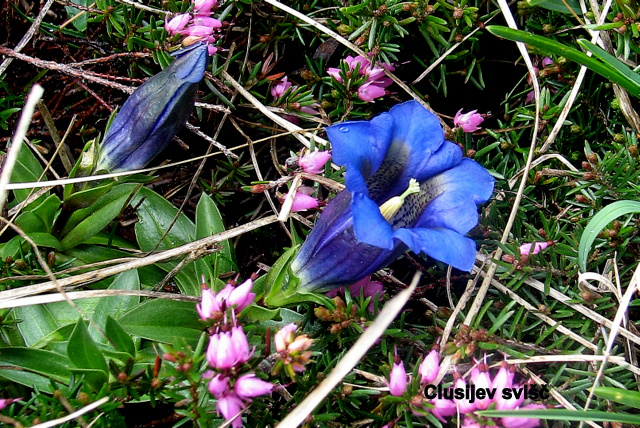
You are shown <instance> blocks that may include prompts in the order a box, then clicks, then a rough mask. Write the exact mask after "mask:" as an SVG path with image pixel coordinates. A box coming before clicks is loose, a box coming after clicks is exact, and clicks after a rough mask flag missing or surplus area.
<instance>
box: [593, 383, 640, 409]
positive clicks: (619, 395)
mask: <svg viewBox="0 0 640 428" xmlns="http://www.w3.org/2000/svg"><path fill="white" fill-rule="evenodd" d="M593 393H594V394H595V395H596V396H597V397H600V398H603V399H605V400H610V401H615V402H616V403H620V404H624V405H626V406H629V407H633V408H634V409H640V392H638V391H628V390H626V389H620V388H613V387H610V386H598V387H596V388H594V389H593Z"/></svg>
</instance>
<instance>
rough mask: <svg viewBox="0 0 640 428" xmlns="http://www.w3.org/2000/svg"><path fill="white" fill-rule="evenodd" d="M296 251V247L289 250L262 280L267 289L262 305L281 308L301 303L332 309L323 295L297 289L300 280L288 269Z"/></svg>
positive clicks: (297, 248) (329, 301) (331, 305)
mask: <svg viewBox="0 0 640 428" xmlns="http://www.w3.org/2000/svg"><path fill="white" fill-rule="evenodd" d="M298 250H299V247H297V246H296V247H291V248H289V249H288V250H287V251H286V252H285V253H284V254H283V255H282V256H280V258H279V259H278V260H276V262H275V263H274V264H273V266H272V267H271V269H270V270H269V273H268V274H267V277H266V279H265V280H264V281H265V283H266V287H267V288H268V291H266V293H267V296H266V297H265V298H264V303H265V304H266V305H267V306H270V307H283V306H291V305H294V304H297V303H301V302H314V303H317V304H319V305H322V306H325V307H329V308H333V302H332V301H331V299H329V298H328V297H327V296H325V295H324V294H320V293H314V292H313V291H309V290H305V289H303V288H298V284H299V282H300V280H299V279H298V278H297V277H296V276H295V275H293V273H291V268H290V266H291V262H292V261H293V259H294V257H295V255H296V254H297V252H298Z"/></svg>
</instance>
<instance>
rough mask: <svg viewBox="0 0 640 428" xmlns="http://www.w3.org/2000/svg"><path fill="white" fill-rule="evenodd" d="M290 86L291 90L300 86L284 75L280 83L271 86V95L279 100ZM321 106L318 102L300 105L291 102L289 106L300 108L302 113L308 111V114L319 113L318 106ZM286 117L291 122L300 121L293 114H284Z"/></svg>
mask: <svg viewBox="0 0 640 428" xmlns="http://www.w3.org/2000/svg"><path fill="white" fill-rule="evenodd" d="M289 88H292V89H291V92H295V90H296V89H297V88H298V86H293V83H291V82H289V78H288V77H287V76H284V77H283V78H282V80H280V81H279V82H278V83H276V84H274V85H273V86H271V89H270V92H271V96H272V97H273V98H274V99H275V100H276V101H277V100H279V99H280V97H282V96H283V95H284V94H286V93H287V91H288V90H289ZM318 106H319V104H318V103H315V102H314V103H311V104H307V105H300V103H291V104H289V107H291V108H293V109H295V110H298V111H300V112H302V113H306V114H310V115H317V114H318V110H316V108H317V107H318ZM283 117H284V118H285V119H287V120H288V121H290V122H293V123H298V118H297V117H295V116H291V115H285V116H283Z"/></svg>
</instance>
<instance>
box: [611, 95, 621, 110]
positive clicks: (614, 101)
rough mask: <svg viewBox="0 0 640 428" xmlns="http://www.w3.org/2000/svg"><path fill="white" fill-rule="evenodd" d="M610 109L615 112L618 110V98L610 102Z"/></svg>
mask: <svg viewBox="0 0 640 428" xmlns="http://www.w3.org/2000/svg"><path fill="white" fill-rule="evenodd" d="M611 108H612V109H615V110H619V109H620V100H619V99H618V98H614V99H613V101H611Z"/></svg>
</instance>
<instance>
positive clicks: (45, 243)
mask: <svg viewBox="0 0 640 428" xmlns="http://www.w3.org/2000/svg"><path fill="white" fill-rule="evenodd" d="M29 238H31V240H32V241H33V242H34V244H36V245H37V246H38V247H47V248H53V249H56V250H58V251H62V243H61V242H60V241H58V238H56V237H55V236H53V235H51V234H50V233H44V232H42V233H41V232H32V233H30V234H29Z"/></svg>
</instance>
